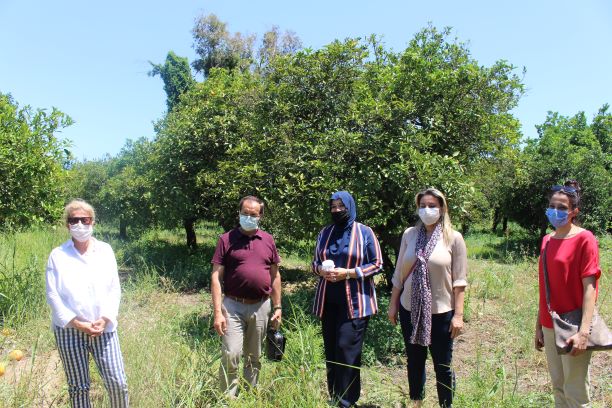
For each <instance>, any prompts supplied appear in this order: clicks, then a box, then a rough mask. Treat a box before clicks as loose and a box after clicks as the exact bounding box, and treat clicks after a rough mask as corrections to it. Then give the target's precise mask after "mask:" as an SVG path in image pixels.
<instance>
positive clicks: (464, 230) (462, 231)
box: [461, 221, 470, 236]
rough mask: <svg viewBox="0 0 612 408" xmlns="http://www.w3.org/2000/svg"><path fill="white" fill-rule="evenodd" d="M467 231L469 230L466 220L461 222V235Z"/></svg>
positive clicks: (464, 234)
mask: <svg viewBox="0 0 612 408" xmlns="http://www.w3.org/2000/svg"><path fill="white" fill-rule="evenodd" d="M469 231H470V223H469V222H467V221H466V222H462V223H461V235H463V236H466V235H467V233H468V232H469Z"/></svg>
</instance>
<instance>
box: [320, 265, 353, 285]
mask: <svg viewBox="0 0 612 408" xmlns="http://www.w3.org/2000/svg"><path fill="white" fill-rule="evenodd" d="M347 272H348V269H345V268H333V269H332V270H331V271H323V273H324V275H323V278H325V280H326V281H328V282H337V281H340V280H343V279H346V274H347Z"/></svg>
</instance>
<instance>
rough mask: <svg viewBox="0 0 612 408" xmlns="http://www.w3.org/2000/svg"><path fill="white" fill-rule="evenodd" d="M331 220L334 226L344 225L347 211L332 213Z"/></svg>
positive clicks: (347, 216)
mask: <svg viewBox="0 0 612 408" xmlns="http://www.w3.org/2000/svg"><path fill="white" fill-rule="evenodd" d="M331 218H332V221H333V222H334V224H336V225H342V224H346V223H347V221H348V219H349V213H348V210H342V211H337V212H333V213H331Z"/></svg>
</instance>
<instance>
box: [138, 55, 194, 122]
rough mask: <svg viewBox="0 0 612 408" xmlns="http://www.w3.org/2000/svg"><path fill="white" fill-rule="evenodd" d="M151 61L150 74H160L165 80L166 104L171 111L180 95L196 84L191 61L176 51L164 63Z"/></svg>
mask: <svg viewBox="0 0 612 408" xmlns="http://www.w3.org/2000/svg"><path fill="white" fill-rule="evenodd" d="M149 63H150V64H151V66H152V67H153V69H152V70H151V71H150V72H149V75H150V76H156V75H159V76H160V77H161V79H162V81H164V91H166V95H167V99H166V104H167V105H168V111H171V110H172V108H173V107H174V106H175V105H176V104H177V103H178V102H179V98H180V96H181V95H182V94H183V93H185V92H186V91H187V90H188V89H190V88H191V87H193V85H194V84H195V80H194V79H193V76H192V75H191V68H189V61H188V60H187V58H184V57H179V56H178V55H176V54H175V53H174V51H170V52H168V55H167V56H166V61H165V62H164V64H163V65H162V64H154V63H152V62H149Z"/></svg>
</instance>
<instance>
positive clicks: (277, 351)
mask: <svg viewBox="0 0 612 408" xmlns="http://www.w3.org/2000/svg"><path fill="white" fill-rule="evenodd" d="M285 342H286V339H285V336H284V335H283V333H281V332H280V331H279V330H274V329H268V333H267V335H266V357H267V358H268V360H270V361H281V360H282V359H283V354H284V353H285Z"/></svg>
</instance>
